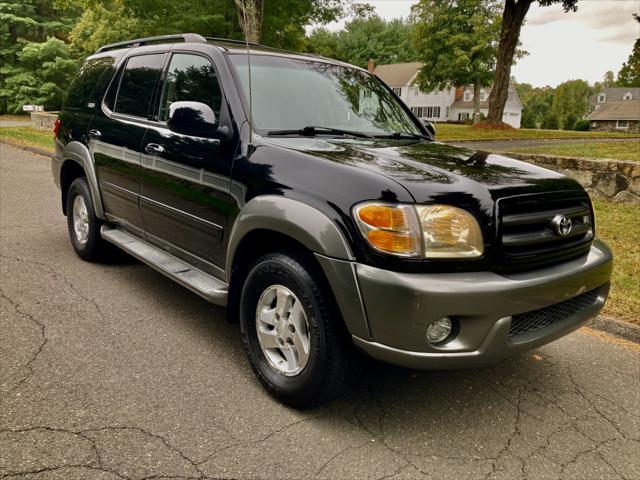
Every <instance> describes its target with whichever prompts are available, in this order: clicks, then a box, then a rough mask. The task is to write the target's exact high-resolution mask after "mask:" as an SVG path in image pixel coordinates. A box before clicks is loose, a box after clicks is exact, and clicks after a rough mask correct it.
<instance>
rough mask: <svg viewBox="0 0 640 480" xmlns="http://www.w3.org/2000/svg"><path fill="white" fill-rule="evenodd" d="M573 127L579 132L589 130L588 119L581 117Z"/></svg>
mask: <svg viewBox="0 0 640 480" xmlns="http://www.w3.org/2000/svg"><path fill="white" fill-rule="evenodd" d="M573 129H574V130H577V131H579V132H587V131H589V120H587V119H585V118H581V119H580V120H578V121H576V123H574V124H573Z"/></svg>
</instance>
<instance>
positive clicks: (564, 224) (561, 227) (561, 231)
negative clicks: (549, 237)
mask: <svg viewBox="0 0 640 480" xmlns="http://www.w3.org/2000/svg"><path fill="white" fill-rule="evenodd" d="M551 225H553V228H554V229H555V231H556V233H557V234H558V235H560V236H561V237H566V236H567V235H569V234H570V233H571V229H572V228H573V222H572V221H571V219H570V218H569V217H565V216H564V215H556V216H555V217H553V220H551Z"/></svg>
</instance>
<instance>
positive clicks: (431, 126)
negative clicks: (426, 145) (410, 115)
mask: <svg viewBox="0 0 640 480" xmlns="http://www.w3.org/2000/svg"><path fill="white" fill-rule="evenodd" d="M420 121H421V122H422V125H423V126H424V128H426V129H427V131H428V132H429V133H430V134H431V136H432V137H433V139H434V140H435V138H436V126H435V125H434V124H433V123H431V122H430V121H428V120H420Z"/></svg>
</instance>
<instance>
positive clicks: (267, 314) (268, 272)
mask: <svg viewBox="0 0 640 480" xmlns="http://www.w3.org/2000/svg"><path fill="white" fill-rule="evenodd" d="M323 280H324V277H322V272H321V271H320V269H319V268H318V267H317V266H316V265H315V264H314V263H313V262H312V260H311V259H307V258H306V257H304V256H303V255H299V254H297V253H296V252H283V253H270V254H267V255H265V256H264V257H262V258H261V259H259V260H258V261H257V262H256V263H255V264H254V265H253V266H252V268H251V269H250V271H249V274H248V276H247V279H246V281H245V284H244V286H243V289H242V294H241V298H240V328H241V331H242V336H243V343H244V347H245V352H246V354H247V357H248V359H249V362H250V364H251V366H252V368H253V370H254V372H255V374H256V375H257V377H258V378H259V380H260V381H261V382H262V384H263V385H264V387H265V388H266V389H267V390H268V391H269V392H270V393H271V394H272V395H274V396H275V397H276V398H278V399H279V400H281V401H282V402H284V403H286V404H289V405H291V406H293V407H296V408H305V407H310V406H314V405H317V404H320V403H323V402H326V401H328V400H330V399H332V398H335V397H336V396H338V395H339V394H340V393H341V392H342V391H343V390H344V388H345V387H346V386H347V385H348V383H349V380H350V379H351V377H352V375H351V374H352V371H353V365H354V363H353V361H351V355H352V350H353V346H352V344H351V343H350V341H349V339H348V336H347V334H346V329H345V328H344V325H343V323H342V320H341V318H340V316H339V313H338V309H337V307H336V305H335V301H334V300H333V297H332V295H331V292H330V291H329V287H328V286H327V285H326V282H324V281H323Z"/></svg>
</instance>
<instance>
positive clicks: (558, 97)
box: [551, 80, 593, 128]
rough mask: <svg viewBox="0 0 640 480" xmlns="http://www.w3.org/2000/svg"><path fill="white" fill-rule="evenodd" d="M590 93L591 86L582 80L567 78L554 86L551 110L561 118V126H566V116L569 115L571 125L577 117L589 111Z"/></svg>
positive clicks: (591, 91)
mask: <svg viewBox="0 0 640 480" xmlns="http://www.w3.org/2000/svg"><path fill="white" fill-rule="evenodd" d="M592 93H593V90H592V88H591V87H590V86H589V84H588V83H587V82H585V81H584V80H569V81H567V82H563V83H561V84H560V85H558V86H557V87H556V89H555V91H554V93H553V102H552V105H551V110H552V111H553V113H555V114H556V116H557V117H558V118H559V119H562V125H563V128H566V127H565V125H566V122H565V119H566V118H567V117H570V118H569V119H570V120H571V127H572V126H573V124H574V123H575V122H576V120H577V119H578V118H582V117H584V116H585V115H586V114H587V113H588V112H589V96H590V95H591V94H592Z"/></svg>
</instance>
